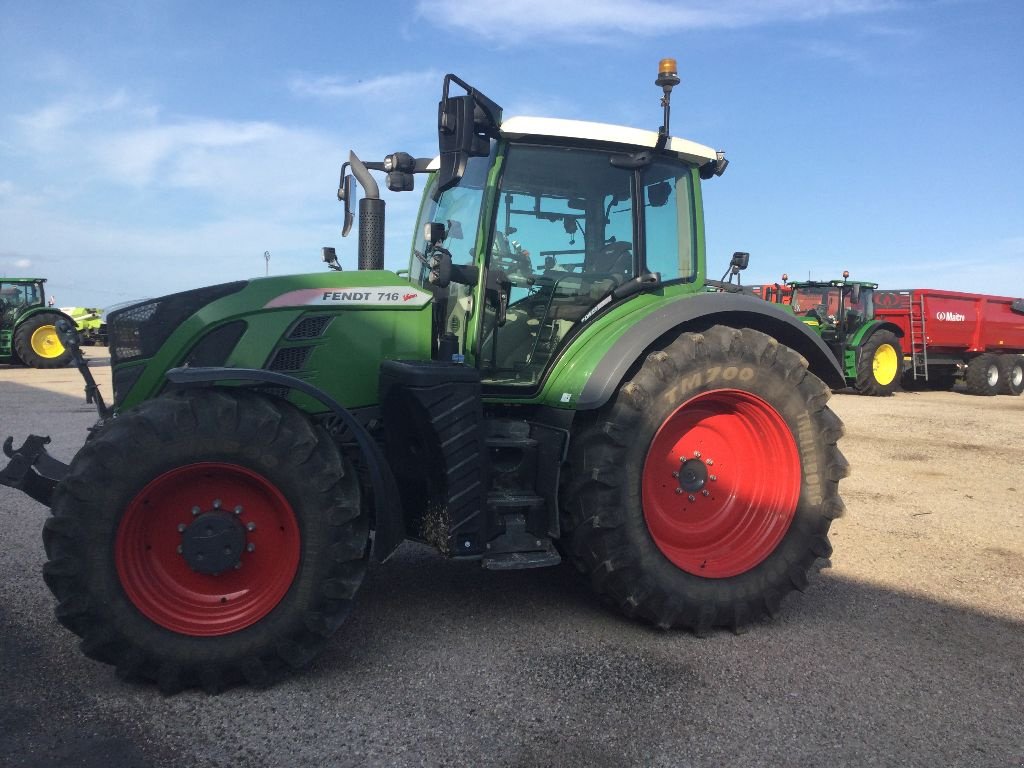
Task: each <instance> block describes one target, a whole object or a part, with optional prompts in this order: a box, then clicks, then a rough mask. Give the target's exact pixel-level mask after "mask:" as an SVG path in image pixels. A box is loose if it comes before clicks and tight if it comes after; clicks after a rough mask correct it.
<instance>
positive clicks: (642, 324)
mask: <svg viewBox="0 0 1024 768" xmlns="http://www.w3.org/2000/svg"><path fill="white" fill-rule="evenodd" d="M712 325H726V326H730V327H733V328H753V329H755V330H758V331H762V332H764V333H767V334H768V335H769V336H772V337H774V338H775V339H777V340H778V341H779V343H781V344H785V345H786V346H787V347H790V348H791V349H793V350H795V351H796V352H799V353H800V354H801V355H803V356H804V357H805V358H806V359H807V363H808V367H809V368H810V370H811V372H812V373H813V374H814V375H816V376H817V377H818V378H820V379H821V380H822V381H824V382H825V384H826V385H827V386H829V387H830V388H833V389H838V388H842V387H844V386H845V384H846V380H845V378H844V376H843V372H842V369H841V368H840V367H839V364H838V362H836V359H835V357H834V356H833V354H832V352H831V351H830V350H829V348H828V347H827V346H826V345H825V343H824V342H823V341H822V340H821V338H820V337H819V336H818V335H817V334H816V333H814V332H813V331H811V330H810V329H809V328H808V327H807V325H806V324H805V323H803V322H801V321H800V320H797V319H796V318H795V317H794V316H793V315H792V314H791V313H788V312H785V311H783V310H781V309H777V308H776V307H775V306H774V305H772V304H768V303H767V302H765V301H763V300H761V299H756V298H754V297H752V296H745V295H742V294H732V293H706V294H696V295H694V296H687V297H681V298H679V299H678V300H676V301H673V302H671V303H669V304H666V305H665V306H664V307H662V308H661V309H658V310H655V311H654V312H652V313H651V314H649V315H647V316H646V317H644V318H643V319H642V320H640V321H639V322H638V323H637V324H636V325H634V326H633V327H632V328H630V329H629V330H628V331H627V332H626V333H625V334H623V335H622V336H621V337H619V339H618V340H617V341H616V342H615V343H614V344H612V345H611V347H610V348H609V349H608V351H607V352H606V353H605V354H604V356H603V357H602V358H601V361H600V362H599V363H598V364H597V366H596V367H595V368H594V372H593V373H592V374H591V375H590V377H589V378H588V379H587V382H586V384H585V385H584V386H583V390H582V391H581V392H580V396H579V400H578V401H577V403H576V407H577V409H578V410H590V409H594V408H600V407H601V406H602V405H604V404H605V403H606V402H608V400H609V399H610V398H611V396H612V395H613V394H614V393H615V390H616V389H617V388H618V386H619V384H620V382H621V381H622V379H623V378H624V377H625V375H626V372H627V371H628V370H629V369H630V368H631V367H632V366H633V364H634V363H635V362H636V361H637V360H638V359H639V358H640V356H641V355H642V354H643V353H644V350H646V349H647V348H648V347H649V346H650V345H651V344H653V343H654V342H655V341H656V340H657V339H658V338H659V337H661V336H663V335H664V334H666V333H669V332H670V331H675V330H679V331H696V332H700V331H703V330H706V329H707V328H710V327H711V326H712Z"/></svg>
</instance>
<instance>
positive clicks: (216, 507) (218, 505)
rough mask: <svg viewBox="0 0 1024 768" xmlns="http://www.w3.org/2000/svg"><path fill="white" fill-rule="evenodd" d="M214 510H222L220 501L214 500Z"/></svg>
mask: <svg viewBox="0 0 1024 768" xmlns="http://www.w3.org/2000/svg"><path fill="white" fill-rule="evenodd" d="M213 508H214V509H220V499H214V500H213Z"/></svg>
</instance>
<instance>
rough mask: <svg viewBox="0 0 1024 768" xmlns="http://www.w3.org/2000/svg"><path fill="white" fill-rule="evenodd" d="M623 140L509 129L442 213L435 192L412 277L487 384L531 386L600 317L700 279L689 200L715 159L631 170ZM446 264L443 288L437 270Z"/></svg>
mask: <svg viewBox="0 0 1024 768" xmlns="http://www.w3.org/2000/svg"><path fill="white" fill-rule="evenodd" d="M617 130H625V129H616V128H615V127H614V126H603V125H596V124H591V123H575V122H573V121H552V120H543V121H541V120H536V119H532V118H513V119H511V120H508V121H505V122H504V123H503V124H502V126H501V131H500V134H499V139H498V140H497V141H494V142H493V144H492V146H491V148H490V151H489V153H488V154H487V155H486V156H481V157H473V158H471V159H470V160H469V162H468V163H467V166H466V172H465V175H464V176H463V178H462V179H461V181H460V182H459V184H458V185H457V186H453V187H450V188H449V189H447V190H445V191H443V192H441V193H440V194H439V195H438V196H437V199H436V201H434V190H436V189H437V187H438V185H439V183H440V182H439V179H438V178H437V177H435V178H434V179H432V181H431V182H430V183H431V187H430V195H429V197H428V199H430V200H431V201H432V202H430V203H429V204H428V205H426V206H424V208H423V210H422V211H421V215H420V225H419V227H418V228H417V240H416V242H415V243H414V245H413V253H412V258H411V264H410V274H411V277H412V279H413V281H414V282H416V283H418V284H419V285H420V286H422V287H424V288H431V287H433V288H434V289H435V291H436V295H437V298H438V307H439V309H440V312H439V314H438V316H437V318H436V320H437V327H436V329H435V332H436V333H437V336H438V339H439V346H440V347H441V348H442V349H449V350H452V351H453V352H454V354H457V355H460V356H462V357H464V358H468V359H470V360H473V361H474V362H475V363H476V365H477V367H478V368H480V370H481V373H482V378H483V381H484V383H485V385H486V384H492V385H496V386H502V387H510V388H518V389H529V388H532V387H534V386H536V385H537V384H538V382H539V381H540V379H541V377H542V375H543V373H544V371H545V370H546V368H547V365H548V363H549V361H551V360H552V358H553V356H555V355H557V353H558V351H559V350H560V349H561V348H562V347H563V346H564V345H565V343H566V342H567V341H568V340H569V339H571V338H572V337H574V336H575V335H576V334H577V333H579V332H580V331H581V329H582V328H583V327H584V326H585V325H586V324H587V323H588V322H590V321H591V320H592V319H593V318H594V317H596V316H597V315H598V314H599V313H600V312H602V311H603V310H604V309H606V308H609V307H611V306H612V305H613V304H617V303H618V302H619V301H622V300H624V299H626V298H627V297H629V296H631V295H634V294H637V293H641V292H645V291H653V290H665V289H666V288H668V289H673V288H674V289H675V290H677V291H688V292H693V291H694V290H695V288H696V286H697V285H698V283H699V281H702V280H703V278H704V275H703V273H702V270H701V269H700V265H701V264H702V263H703V262H702V260H701V259H700V258H699V256H700V254H699V252H698V242H699V240H702V237H700V235H699V233H698V226H699V222H698V218H697V209H696V207H695V199H696V198H697V195H698V194H699V193H698V192H696V191H695V190H696V187H697V185H698V184H699V181H698V172H699V167H700V164H702V163H703V162H707V161H708V160H709V159H710V158H714V157H715V153H714V151H713V150H707V149H705V148H701V150H702V152H701V154H696V153H693V152H690V153H689V154H685V153H684V154H663V155H659V156H657V157H655V158H646V159H644V160H643V161H642V162H637V161H636V160H635V158H634V157H633V156H631V155H630V154H629V153H627V152H625V151H624V149H622V148H618V147H616V146H614V143H613V142H614V141H615V140H616V139H618V140H619V141H625V138H624V137H621V136H617V135H616V131H617ZM644 133H649V137H648V138H649V140H650V143H651V144H652V145H653V144H654V143H655V141H656V139H657V135H656V134H655V133H654V132H653V131H652V132H644ZM599 138H600V140H599ZM496 169H499V170H500V173H496V172H495V170H496ZM432 233H434V234H432ZM434 237H436V239H433V240H432V239H431V238H434ZM449 258H450V261H451V266H450V268H448V270H447V275H448V281H447V284H439V283H438V279H439V276H438V273H437V270H436V269H435V268H433V265H434V262H438V261H442V260H445V261H447V260H448V259H449ZM441 282H442V283H443V282H445V281H444V278H441ZM478 307H479V308H481V309H482V311H480V312H475V311H474V310H475V309H476V308H478Z"/></svg>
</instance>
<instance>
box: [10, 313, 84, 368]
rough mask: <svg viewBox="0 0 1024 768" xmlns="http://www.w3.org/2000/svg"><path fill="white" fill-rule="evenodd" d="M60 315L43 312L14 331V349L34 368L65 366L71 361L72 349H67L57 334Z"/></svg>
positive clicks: (23, 360)
mask: <svg viewBox="0 0 1024 768" xmlns="http://www.w3.org/2000/svg"><path fill="white" fill-rule="evenodd" d="M61 319H62V318H61V316H60V315H56V314H54V313H52V312H41V313H39V314H38V315H33V316H32V317H30V318H28V319H27V320H25V321H24V322H23V323H21V324H20V325H18V327H17V329H16V330H15V331H14V351H15V352H17V353H18V357H19V358H20V359H21V361H22V362H23V363H24V364H25V365H27V366H30V367H32V368H63V367H64V366H66V365H67V364H68V363H69V362H70V361H71V350H70V349H65V347H64V345H63V344H62V343H61V341H60V336H58V335H57V321H58V320H61Z"/></svg>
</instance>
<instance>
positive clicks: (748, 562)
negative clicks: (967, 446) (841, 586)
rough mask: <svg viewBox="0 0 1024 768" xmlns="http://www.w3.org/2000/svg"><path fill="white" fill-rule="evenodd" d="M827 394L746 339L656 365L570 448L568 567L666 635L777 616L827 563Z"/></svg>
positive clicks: (785, 353)
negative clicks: (816, 567)
mask: <svg viewBox="0 0 1024 768" xmlns="http://www.w3.org/2000/svg"><path fill="white" fill-rule="evenodd" d="M828 397H829V391H828V389H827V387H825V385H824V384H823V383H822V382H821V381H820V380H819V379H818V378H817V377H815V376H813V375H812V374H810V373H809V372H808V371H807V363H806V361H805V360H804V359H803V358H802V357H801V356H799V355H798V354H796V353H795V352H793V351H792V350H790V349H788V348H787V347H784V346H782V345H780V344H779V343H778V342H776V341H775V340H774V339H772V338H770V337H769V336H767V335H765V334H763V333H760V332H758V331H755V330H751V329H749V328H745V329H743V330H737V329H734V328H726V327H722V326H715V327H713V328H711V329H710V330H708V331H707V332H706V333H704V334H696V333H683V334H681V335H680V336H679V337H678V338H676V339H675V340H674V341H672V342H671V343H670V344H667V345H666V346H665V347H664V348H662V349H660V350H656V351H653V352H651V353H650V354H649V355H648V356H647V358H646V359H645V360H644V361H643V364H642V365H641V367H640V368H639V370H638V371H637V372H636V374H635V376H634V377H633V378H632V380H630V381H626V382H623V384H622V385H621V386H620V388H619V391H618V393H617V395H616V396H615V398H614V399H613V400H612V401H611V402H610V403H609V404H608V405H606V406H604V407H603V408H602V409H600V410H599V411H597V412H596V413H594V414H593V415H591V416H590V417H589V418H588V419H587V420H586V421H585V422H583V423H584V424H585V426H583V427H582V429H581V430H580V431H579V432H578V433H577V434H576V435H575V436H574V438H573V441H572V448H571V450H570V456H569V472H568V481H567V485H566V486H565V488H564V491H563V510H564V520H563V523H564V530H565V531H566V535H567V539H568V541H567V546H566V550H567V551H568V553H569V556H570V559H571V560H572V561H573V563H574V564H575V565H576V567H577V568H578V569H579V570H580V571H581V572H582V573H584V574H585V575H587V576H588V577H589V579H590V581H591V584H592V586H593V588H594V589H595V590H596V591H597V593H598V594H599V595H601V596H602V597H603V598H604V599H605V600H607V601H608V602H610V603H611V604H612V605H614V606H616V607H617V608H619V609H620V610H621V611H622V612H624V613H625V614H626V615H628V616H633V617H637V618H640V619H643V620H646V621H649V622H651V623H653V624H655V625H657V626H659V627H661V628H669V627H687V628H691V629H693V630H695V631H696V632H697V633H698V634H703V633H705V632H707V631H710V630H711V628H713V627H717V626H726V627H732V628H733V629H734V630H737V631H739V630H741V629H743V628H744V627H745V626H746V625H747V624H749V623H750V622H752V621H755V620H758V619H760V618H761V617H763V616H765V615H766V614H767V615H774V614H775V613H776V612H777V610H778V608H779V605H780V603H781V601H782V598H783V597H784V596H785V595H786V594H787V593H788V592H790V591H791V590H793V589H794V588H796V589H801V590H802V589H804V588H805V587H806V586H807V583H808V579H807V572H808V570H809V569H810V568H811V566H812V564H813V563H814V561H815V560H816V559H817V558H819V557H828V556H829V555H830V554H831V552H832V547H831V545H830V544H829V540H828V529H829V525H830V524H831V522H832V520H833V519H834V518H836V517H838V516H839V515H840V514H842V511H843V504H842V501H841V500H840V498H839V493H838V481H839V479H840V478H842V477H845V476H846V474H847V464H846V461H845V459H844V458H843V456H842V454H841V453H840V452H839V449H838V448H837V446H836V441H837V440H838V439H839V437H840V436H841V435H842V433H843V427H842V423H841V422H840V421H839V419H838V418H837V417H836V416H835V415H834V414H833V413H832V411H831V410H830V409H829V408H827V407H826V405H825V403H826V401H827V400H828ZM581 416H583V415H582V414H581ZM577 418H580V417H577Z"/></svg>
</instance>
